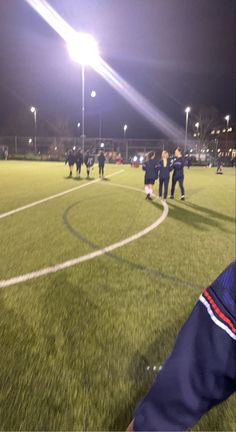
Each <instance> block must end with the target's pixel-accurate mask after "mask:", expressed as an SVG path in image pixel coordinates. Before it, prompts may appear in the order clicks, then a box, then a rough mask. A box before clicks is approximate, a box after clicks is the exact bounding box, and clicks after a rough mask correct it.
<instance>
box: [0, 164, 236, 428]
mask: <svg viewBox="0 0 236 432" xmlns="http://www.w3.org/2000/svg"><path fill="white" fill-rule="evenodd" d="M67 170H68V168H67V167H64V165H63V164H62V163H44V162H14V161H7V162H5V161H2V162H0V197H1V199H0V213H5V212H8V211H11V210H13V209H16V208H18V207H21V206H24V205H27V204H30V203H32V202H34V201H37V200H41V199H43V198H45V197H48V196H51V195H54V194H57V193H59V192H62V191H66V190H68V189H70V188H75V187H79V186H83V185H84V184H85V183H89V186H86V187H82V188H78V189H77V190H75V191H73V192H71V193H68V194H65V195H63V196H60V197H57V198H55V199H53V200H50V201H48V202H44V203H41V204H39V205H37V206H34V207H31V208H28V209H25V210H23V211H21V212H19V213H15V214H12V215H9V216H8V217H6V218H3V219H0V241H1V248H0V280H7V279H10V278H13V277H16V276H19V275H22V274H26V273H31V272H33V271H37V270H40V269H43V268H45V267H49V266H55V265H57V264H59V263H63V262H66V261H68V260H72V259H74V258H78V257H80V256H83V255H86V254H89V253H91V252H94V251H96V250H98V249H101V248H103V247H105V246H109V245H111V244H114V243H116V242H119V241H120V240H123V239H126V238H127V237H130V236H131V235H133V234H135V233H138V232H140V231H142V230H143V229H144V228H146V227H147V226H149V225H151V224H152V223H154V222H155V221H156V220H157V219H158V218H159V217H160V216H161V214H162V212H163V208H162V206H161V204H160V202H158V201H157V200H155V201H154V202H153V203H150V202H147V201H145V199H144V198H145V196H144V194H143V193H141V192H139V191H137V190H132V189H127V188H121V187H117V186H115V184H119V185H123V186H130V187H133V188H138V189H140V190H141V191H142V189H143V174H142V171H141V168H139V169H132V168H131V167H130V166H125V167H123V166H114V165H110V166H107V167H106V175H108V176H109V175H110V174H114V173H115V172H118V171H120V170H123V171H122V172H121V173H119V174H117V175H114V176H112V177H109V178H108V179H107V181H100V180H99V181H98V182H94V183H93V182H92V181H91V180H90V181H86V180H77V179H75V178H72V179H67V178H66V176H67V175H68V172H67ZM185 172H186V178H185V187H186V197H187V199H186V201H185V202H182V201H179V190H178V188H177V193H176V200H174V201H170V200H168V206H169V214H168V216H167V218H166V219H165V220H164V222H163V223H162V224H161V225H160V226H158V227H157V228H155V229H154V230H152V231H151V232H150V233H148V234H147V235H145V236H143V237H142V238H139V239H138V240H135V241H133V242H131V243H129V244H127V245H125V246H123V247H121V248H119V249H116V250H114V251H113V252H112V254H111V255H109V254H105V255H102V256H100V257H97V258H94V259H92V260H89V261H85V262H83V263H80V264H77V265H75V266H73V267H69V268H66V269H63V270H60V271H58V272H56V273H52V274H46V275H44V276H41V277H38V278H35V279H32V280H28V281H25V282H23V283H16V284H13V285H11V286H8V287H5V288H3V289H1V290H0V429H1V430H124V429H125V427H126V426H127V424H128V423H129V421H130V420H131V418H132V411H133V408H134V407H135V405H136V403H137V402H138V401H139V399H140V398H141V397H142V395H144V394H145V392H146V391H147V390H148V387H149V385H150V383H151V381H152V380H153V378H154V376H155V370H156V369H158V368H159V366H160V365H161V364H162V363H163V361H164V360H165V358H166V356H167V355H168V353H169V352H170V350H171V348H172V346H173V342H174V340H175V337H176V335H177V333H178V331H179V329H180V327H181V325H182V324H183V322H184V321H185V319H186V317H187V316H188V315H189V313H190V311H191V309H192V307H193V305H194V304H195V302H196V301H197V299H198V296H199V294H200V292H201V290H202V289H203V288H204V287H205V286H207V285H208V284H209V283H210V282H211V281H212V280H214V278H215V277H216V276H217V275H218V274H219V273H220V272H221V271H222V270H223V269H224V267H225V266H226V265H227V264H228V263H229V262H230V261H232V259H233V258H234V253H235V250H234V249H235V225H234V217H235V214H234V209H235V170H234V169H230V168H228V169H225V172H224V175H223V176H216V175H215V169H206V168H191V169H190V170H185ZM82 174H83V175H85V170H84V169H83V173H82ZM91 174H92V177H94V178H98V168H97V167H95V168H94V170H93V171H92V173H91ZM149 366H150V368H149ZM153 369H154V370H153ZM235 403H236V398H235V396H232V397H231V398H230V399H229V400H228V401H227V402H226V403H224V404H222V405H220V406H219V407H217V408H215V409H213V410H212V411H211V412H210V413H208V414H207V415H205V416H204V417H203V418H202V419H201V421H200V422H199V424H198V425H196V426H195V427H194V430H217V431H220V430H230V431H233V430H235V410H234V408H235Z"/></svg>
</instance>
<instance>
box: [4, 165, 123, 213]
mask: <svg viewBox="0 0 236 432" xmlns="http://www.w3.org/2000/svg"><path fill="white" fill-rule="evenodd" d="M122 172H124V170H123V169H122V170H120V171H116V172H114V173H112V174H108V175H107V176H106V177H113V176H115V175H117V174H121V173H122ZM100 181H101V179H100V178H99V179H96V180H92V181H90V182H88V183H84V184H82V185H80V186H76V187H74V188H72V189H67V190H65V191H63V192H59V193H57V194H55V195H51V196H49V197H47V198H43V199H41V200H38V201H34V202H32V203H30V204H26V205H25V206H22V207H18V208H16V209H14V210H10V211H8V212H6V213H1V214H0V219H3V218H5V217H7V216H11V215H13V214H15V213H19V212H21V211H23V210H26V209H28V208H31V207H35V206H37V205H39V204H43V203H45V202H47V201H51V200H53V199H55V198H59V197H61V196H63V195H66V194H68V193H71V192H74V191H76V190H78V189H82V188H85V187H86V186H90V185H92V184H94V183H98V182H100Z"/></svg>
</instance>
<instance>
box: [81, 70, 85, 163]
mask: <svg viewBox="0 0 236 432" xmlns="http://www.w3.org/2000/svg"><path fill="white" fill-rule="evenodd" d="M81 72H82V120H81V130H82V150H83V156H84V137H85V135H84V114H85V107H84V88H85V66H84V64H82V65H81Z"/></svg>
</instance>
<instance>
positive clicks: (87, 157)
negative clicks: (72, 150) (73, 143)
mask: <svg viewBox="0 0 236 432" xmlns="http://www.w3.org/2000/svg"><path fill="white" fill-rule="evenodd" d="M84 163H85V165H86V167H87V168H90V167H91V166H93V164H94V158H93V157H92V156H90V155H85V157H84Z"/></svg>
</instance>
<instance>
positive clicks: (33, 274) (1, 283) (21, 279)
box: [0, 184, 169, 288]
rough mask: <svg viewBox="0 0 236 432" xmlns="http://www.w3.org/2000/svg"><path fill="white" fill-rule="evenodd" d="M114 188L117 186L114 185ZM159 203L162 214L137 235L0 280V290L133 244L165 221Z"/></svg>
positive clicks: (165, 206) (165, 209)
mask: <svg viewBox="0 0 236 432" xmlns="http://www.w3.org/2000/svg"><path fill="white" fill-rule="evenodd" d="M111 186H112V185H111ZM116 186H118V185H117V184H116ZM121 187H124V188H126V186H125V185H121ZM130 188H131V187H129V186H128V187H127V189H130ZM132 189H134V190H137V191H139V192H143V191H141V190H140V189H136V188H132ZM160 202H161V204H162V206H163V213H162V215H161V216H160V217H159V218H158V219H157V220H156V221H155V222H154V223H152V224H151V225H149V226H148V227H147V228H144V229H143V230H142V231H139V232H138V233H136V234H134V235H132V236H130V237H128V238H126V239H124V240H120V241H118V242H116V243H113V244H112V245H110V246H107V247H104V248H102V249H99V250H97V251H94V252H91V253H89V254H86V255H83V256H81V257H78V258H74V259H71V260H69V261H65V262H63V263H61V264H56V265H54V266H51V267H45V268H43V269H41V270H37V271H34V272H31V273H26V274H24V275H20V276H16V277H13V278H10V279H6V280H1V281H0V288H6V287H8V286H11V285H15V284H19V283H22V282H26V281H28V280H31V279H36V278H39V277H41V276H44V275H48V274H51V273H56V272H58V271H59V270H63V269H65V268H68V267H72V266H74V265H77V264H80V263H82V262H85V261H89V260H91V259H93V258H97V257H99V256H101V255H104V254H106V253H108V252H111V251H113V250H115V249H118V248H120V247H122V246H125V245H127V244H128V243H131V242H133V241H134V240H138V239H139V238H141V237H143V236H144V235H146V234H148V233H149V232H151V231H152V230H154V229H155V228H156V227H158V225H160V224H161V223H162V222H164V220H165V219H166V217H167V215H168V210H169V209H168V205H167V204H166V202H164V201H162V200H161V201H160Z"/></svg>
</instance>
